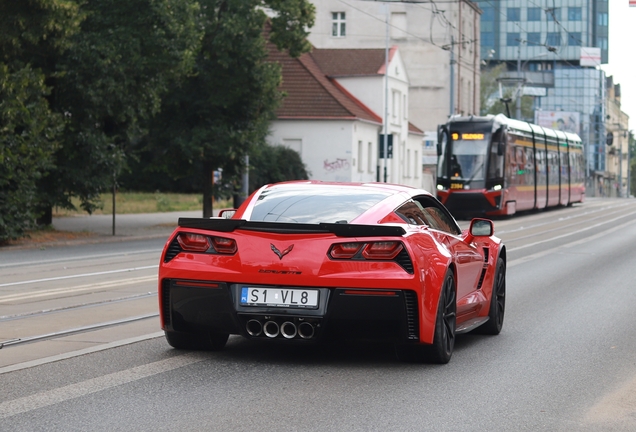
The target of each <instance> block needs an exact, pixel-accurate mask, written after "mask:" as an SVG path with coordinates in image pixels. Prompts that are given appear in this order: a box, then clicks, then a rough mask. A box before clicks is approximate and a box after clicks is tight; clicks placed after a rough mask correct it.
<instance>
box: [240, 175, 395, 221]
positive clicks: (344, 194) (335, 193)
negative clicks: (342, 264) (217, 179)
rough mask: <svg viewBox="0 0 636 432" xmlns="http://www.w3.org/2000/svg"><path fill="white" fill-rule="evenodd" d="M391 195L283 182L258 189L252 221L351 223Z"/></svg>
mask: <svg viewBox="0 0 636 432" xmlns="http://www.w3.org/2000/svg"><path fill="white" fill-rule="evenodd" d="M389 195H391V193H390V192H386V191H378V190H372V189H365V188H363V187H360V188H353V187H338V186H320V187H317V186H309V185H307V186H286V187H278V188H277V187H274V188H272V189H267V190H265V191H263V193H261V195H260V196H259V197H258V200H257V201H256V205H255V206H254V210H253V211H252V215H251V217H250V218H249V219H250V220H252V221H263V222H287V223H310V224H313V223H321V222H324V223H350V222H351V221H352V220H354V219H355V218H357V217H358V216H360V215H361V214H362V213H364V212H365V211H367V210H368V209H370V208H371V207H373V206H374V205H376V204H377V203H379V202H380V201H382V200H383V199H385V198H386V197H388V196H389Z"/></svg>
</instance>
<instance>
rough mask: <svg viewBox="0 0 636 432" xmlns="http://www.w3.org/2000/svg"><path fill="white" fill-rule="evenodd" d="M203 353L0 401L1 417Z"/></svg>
mask: <svg viewBox="0 0 636 432" xmlns="http://www.w3.org/2000/svg"><path fill="white" fill-rule="evenodd" d="M206 358H207V356H206V355H205V354H204V353H188V354H184V355H180V356H177V357H172V358H169V359H165V360H160V361H157V362H154V363H149V364H145V365H141V366H137V367H134V368H131V369H127V370H123V371H120V372H115V373H111V374H108V375H104V376H101V377H97V378H92V379H89V380H86V381H82V382H79V383H76V384H70V385H67V386H64V387H59V388H56V389H52V390H47V391H43V392H40V393H36V394H34V395H31V396H25V397H21V398H18V399H14V400H11V401H6V402H2V403H0V419H5V418H7V417H11V416H14V415H18V414H23V413H26V412H29V411H33V410H36V409H39V408H44V407H47V406H51V405H55V404H58V403H60V402H65V401H67V400H71V399H76V398H80V397H83V396H87V395H90V394H93V393H97V392H100V391H102V390H106V389H109V388H113V387H117V386H120V385H124V384H128V383H131V382H134V381H138V380H141V379H144V378H148V377H151V376H153V375H158V374H161V373H165V372H168V371H171V370H174V369H178V368H181V367H184V366H188V365H191V364H194V363H199V362H201V361H203V360H205V359H206Z"/></svg>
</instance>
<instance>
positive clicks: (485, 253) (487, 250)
mask: <svg viewBox="0 0 636 432" xmlns="http://www.w3.org/2000/svg"><path fill="white" fill-rule="evenodd" d="M489 253H490V249H489V248H487V247H485V248H484V263H486V264H488V258H490V257H489V255H488V254H489Z"/></svg>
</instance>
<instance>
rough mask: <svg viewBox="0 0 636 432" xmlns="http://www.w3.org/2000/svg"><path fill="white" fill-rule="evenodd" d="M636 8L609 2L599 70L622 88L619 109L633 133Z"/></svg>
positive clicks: (624, 1)
mask: <svg viewBox="0 0 636 432" xmlns="http://www.w3.org/2000/svg"><path fill="white" fill-rule="evenodd" d="M635 36H636V7H629V0H609V47H608V48H609V59H608V64H606V65H603V66H602V69H603V70H604V71H605V74H606V75H607V76H613V77H614V84H620V85H621V109H622V110H623V112H625V113H626V114H627V115H628V116H629V129H630V130H636V46H635V45H636V37H635Z"/></svg>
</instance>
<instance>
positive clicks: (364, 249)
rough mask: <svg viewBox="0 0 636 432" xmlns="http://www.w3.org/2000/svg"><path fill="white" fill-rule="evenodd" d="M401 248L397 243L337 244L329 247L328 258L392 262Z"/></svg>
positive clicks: (400, 244) (400, 243)
mask: <svg viewBox="0 0 636 432" xmlns="http://www.w3.org/2000/svg"><path fill="white" fill-rule="evenodd" d="M403 248H404V246H403V245H402V242H399V241H379V242H368V243H353V242H352V243H337V244H335V245H333V246H331V249H330V250H329V256H330V257H331V258H333V259H367V260H392V259H394V258H395V257H396V256H398V254H399V253H400V252H401V251H402V249H403Z"/></svg>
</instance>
